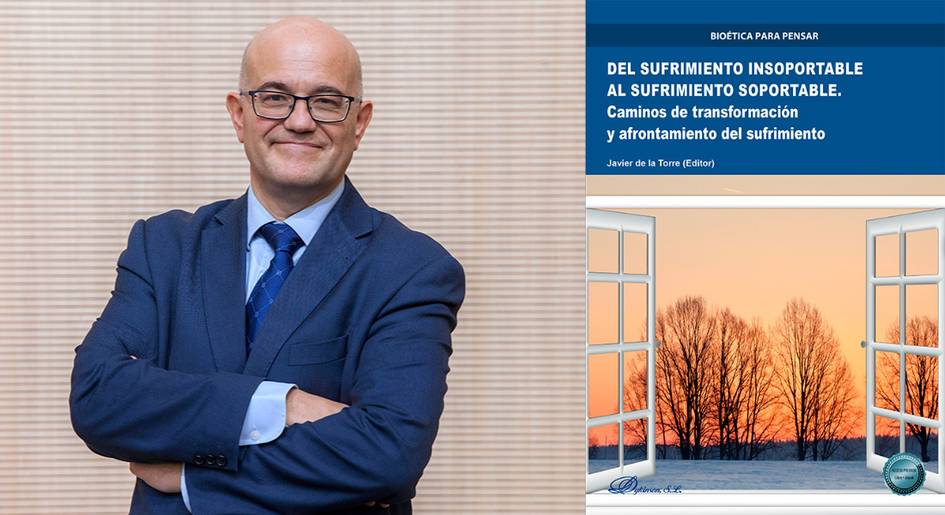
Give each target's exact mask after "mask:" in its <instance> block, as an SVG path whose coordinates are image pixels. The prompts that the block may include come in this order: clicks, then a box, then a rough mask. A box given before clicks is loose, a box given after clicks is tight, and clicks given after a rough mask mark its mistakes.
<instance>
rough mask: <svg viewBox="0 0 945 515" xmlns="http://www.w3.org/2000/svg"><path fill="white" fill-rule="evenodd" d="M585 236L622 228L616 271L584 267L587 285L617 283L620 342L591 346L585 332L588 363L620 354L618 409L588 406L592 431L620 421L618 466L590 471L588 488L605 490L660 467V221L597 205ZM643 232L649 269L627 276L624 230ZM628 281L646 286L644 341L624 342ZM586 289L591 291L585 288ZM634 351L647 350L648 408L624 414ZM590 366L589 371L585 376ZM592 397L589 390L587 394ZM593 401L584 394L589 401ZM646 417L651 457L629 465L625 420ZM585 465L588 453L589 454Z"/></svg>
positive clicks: (647, 455)
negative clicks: (628, 363)
mask: <svg viewBox="0 0 945 515" xmlns="http://www.w3.org/2000/svg"><path fill="white" fill-rule="evenodd" d="M585 225H586V227H585V237H586V235H587V234H588V233H589V230H590V229H604V230H610V231H616V232H617V263H618V264H617V273H601V272H589V271H587V266H585V288H586V287H587V286H589V285H590V283H592V282H605V283H617V292H618V293H617V295H618V297H617V299H618V300H617V343H613V344H596V345H591V344H590V343H589V341H588V338H587V337H586V335H585V341H584V347H585V367H586V365H587V360H588V358H589V357H590V356H592V355H599V354H617V363H618V366H617V388H618V390H617V391H618V394H617V413H616V414H613V415H607V416H602V417H593V418H590V417H587V416H586V410H585V422H586V427H587V430H588V431H589V430H590V429H591V428H592V427H598V426H603V425H609V424H617V467H616V468H612V469H607V470H603V471H600V472H595V473H593V474H587V485H586V487H587V492H588V493H590V492H594V491H597V490H601V489H605V488H607V487H608V486H610V483H611V482H612V481H613V480H614V479H616V478H618V477H620V476H625V475H630V476H637V477H646V476H649V475H652V474H653V473H654V471H655V467H656V438H655V429H656V423H655V421H654V411H655V410H654V407H655V406H656V388H655V384H656V383H655V379H656V354H655V349H656V347H657V345H656V336H655V334H654V332H655V328H656V266H655V265H656V219H655V218H653V217H651V216H641V215H634V214H628V213H618V212H614V211H601V210H598V209H588V210H587V217H586V224H585ZM627 232H629V233H636V234H644V235H645V236H646V252H647V259H646V261H647V262H646V273H645V274H626V273H624V270H623V265H624V256H623V251H624V240H623V238H624V233H627ZM624 284H646V286H647V289H646V297H647V298H646V304H647V315H646V327H647V331H646V338H647V339H646V341H645V342H633V343H627V342H624V338H623V332H624V331H623V329H624V320H623V311H624V310H623V303H624V299H623V293H624V287H623V285H624ZM585 291H586V290H585ZM634 351H646V354H647V357H646V363H647V367H646V375H647V379H646V389H647V391H646V398H647V402H646V408H645V409H642V410H636V411H631V412H624V402H623V398H624V386H625V385H624V377H623V369H624V353H625V352H634ZM586 373H587V370H586V369H585V374H586ZM588 395H589V392H588ZM587 402H588V399H587V398H585V405H587ZM641 418H646V420H647V424H646V459H645V460H643V461H639V462H634V463H631V464H629V465H625V464H624V462H623V459H624V449H623V440H624V431H623V422H626V421H630V420H639V419H641ZM585 463H587V457H586V454H585Z"/></svg>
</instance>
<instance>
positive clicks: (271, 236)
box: [246, 222, 303, 355]
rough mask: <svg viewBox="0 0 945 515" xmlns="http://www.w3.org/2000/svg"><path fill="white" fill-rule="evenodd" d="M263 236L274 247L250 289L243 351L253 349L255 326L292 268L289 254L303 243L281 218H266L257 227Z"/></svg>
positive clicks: (263, 315)
mask: <svg viewBox="0 0 945 515" xmlns="http://www.w3.org/2000/svg"><path fill="white" fill-rule="evenodd" d="M257 232H258V233H260V234H261V235H262V237H263V238H265V239H266V242H268V243H269V246H270V247H272V249H273V250H274V251H276V253H275V255H274V256H272V261H271V262H270V263H269V268H267V269H266V271H265V272H264V273H263V275H262V277H260V278H259V281H257V282H256V287H255V288H253V293H252V294H250V296H249V302H247V303H246V353H247V355H248V354H249V353H250V352H251V351H252V350H253V343H254V342H255V341H256V329H258V328H259V324H261V323H262V321H263V318H265V316H266V312H267V311H269V306H271V305H272V303H273V301H274V300H275V298H276V294H277V293H279V289H280V288H282V284H283V283H284V282H285V280H286V278H287V277H288V276H289V272H291V271H292V254H294V253H295V251H296V250H298V248H299V247H301V246H302V245H303V242H302V239H301V238H299V235H298V234H296V233H295V231H293V230H292V228H291V227H289V226H288V225H286V224H284V223H281V222H269V223H267V224H266V225H263V226H262V227H260V228H259V230H258V231H257Z"/></svg>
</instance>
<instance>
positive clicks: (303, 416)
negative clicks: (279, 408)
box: [285, 388, 348, 426]
mask: <svg viewBox="0 0 945 515" xmlns="http://www.w3.org/2000/svg"><path fill="white" fill-rule="evenodd" d="M347 407H348V405H347V404H342V403H340V402H335V401H333V400H329V399H326V398H324V397H319V396H318V395H314V394H311V393H306V392H303V391H302V390H299V389H298V388H293V389H291V390H289V394H288V395H286V398H285V425H287V426H291V425H292V424H301V423H302V422H315V421H316V420H318V419H321V418H325V417H327V416H329V415H334V414H335V413H338V412H339V411H341V410H342V409H343V408H347Z"/></svg>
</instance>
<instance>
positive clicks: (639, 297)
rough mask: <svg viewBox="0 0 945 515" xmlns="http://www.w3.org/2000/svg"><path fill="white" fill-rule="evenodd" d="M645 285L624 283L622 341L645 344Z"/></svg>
mask: <svg viewBox="0 0 945 515" xmlns="http://www.w3.org/2000/svg"><path fill="white" fill-rule="evenodd" d="M646 289H647V285H646V284H641V283H624V285H623V341H624V342H645V341H646V340H647V337H648V335H647V334H646V318H647V316H646V315H647V312H646V308H647V297H646V293H647V292H646Z"/></svg>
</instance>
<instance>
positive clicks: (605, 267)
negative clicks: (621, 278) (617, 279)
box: [587, 228, 620, 274]
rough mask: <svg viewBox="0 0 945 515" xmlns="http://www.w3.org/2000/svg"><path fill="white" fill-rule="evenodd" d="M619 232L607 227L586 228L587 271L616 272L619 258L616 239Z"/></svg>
mask: <svg viewBox="0 0 945 515" xmlns="http://www.w3.org/2000/svg"><path fill="white" fill-rule="evenodd" d="M619 236H620V233H619V232H617V231H610V230H607V229H594V228H589V229H588V230H587V271H588V272H598V273H607V274H616V273H618V272H619V270H618V269H617V267H618V265H619V264H620V263H619V260H620V255H619V253H618V250H619V249H620V247H619V245H618V243H617V241H618V240H619Z"/></svg>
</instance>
